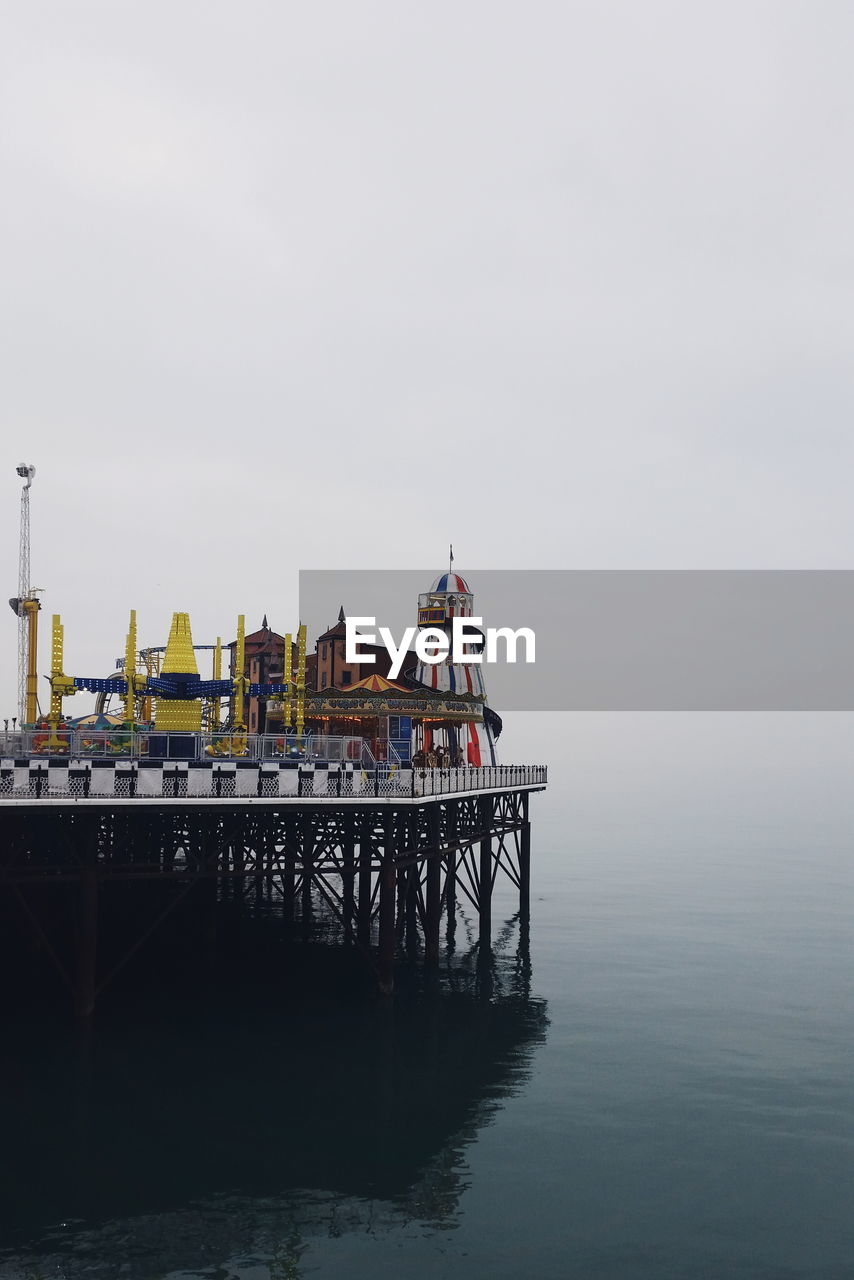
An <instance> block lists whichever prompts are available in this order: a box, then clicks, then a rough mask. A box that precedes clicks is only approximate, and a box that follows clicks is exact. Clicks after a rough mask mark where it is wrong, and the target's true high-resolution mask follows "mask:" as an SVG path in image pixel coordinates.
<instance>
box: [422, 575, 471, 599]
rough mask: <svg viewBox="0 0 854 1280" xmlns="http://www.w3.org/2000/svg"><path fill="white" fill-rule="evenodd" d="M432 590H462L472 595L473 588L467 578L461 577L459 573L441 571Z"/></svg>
mask: <svg viewBox="0 0 854 1280" xmlns="http://www.w3.org/2000/svg"><path fill="white" fill-rule="evenodd" d="M430 590H431V591H447V592H452V591H456V592H461V591H462V592H464V593H465V594H466V595H471V588H470V587H469V585H468V583H467V582H466V580H465V578H461V577H460V575H459V574H458V573H440V574H439V576H438V578H437V579H436V581H435V582H434V583H433V585H432V587H431V588H430Z"/></svg>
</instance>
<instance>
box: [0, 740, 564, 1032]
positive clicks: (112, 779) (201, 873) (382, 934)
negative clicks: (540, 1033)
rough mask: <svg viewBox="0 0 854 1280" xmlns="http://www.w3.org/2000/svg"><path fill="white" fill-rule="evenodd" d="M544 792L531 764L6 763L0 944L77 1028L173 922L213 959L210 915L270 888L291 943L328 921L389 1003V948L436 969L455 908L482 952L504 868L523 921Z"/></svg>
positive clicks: (539, 770)
mask: <svg viewBox="0 0 854 1280" xmlns="http://www.w3.org/2000/svg"><path fill="white" fill-rule="evenodd" d="M10 736H11V735H10ZM184 736H185V737H186V735H184ZM7 745H14V744H13V743H9V744H7ZM0 750H2V744H0ZM546 782H547V777H546V770H545V768H544V767H543V766H530V765H529V766H513V765H494V766H486V767H482V768H479V769H478V768H462V767H460V768H449V769H418V768H414V767H408V768H398V769H391V768H389V767H388V766H387V765H385V766H375V767H374V768H373V770H368V769H363V768H360V767H357V766H353V765H350V764H347V763H346V762H338V763H335V762H329V761H318V762H314V763H311V764H308V763H293V762H291V761H282V760H270V759H268V760H264V759H250V760H246V759H235V760H221V759H217V760H204V759H194V760H186V759H185V760H170V759H168V758H163V759H150V758H148V757H136V758H134V757H127V758H124V759H114V760H105V759H75V758H73V757H70V756H64V757H63V756H60V757H57V758H47V759H45V758H37V759H32V758H21V757H17V758H16V757H14V756H8V755H7V756H5V758H2V760H0V814H1V815H2V821H3V827H4V834H5V839H4V841H3V845H2V853H0V913H2V917H3V920H4V930H5V935H6V936H5V942H6V945H7V946H8V945H9V944H10V942H11V943H12V944H13V945H16V946H18V947H19V948H20V949H21V950H22V951H27V949H30V950H31V949H32V948H35V949H36V951H37V952H41V953H42V955H43V956H44V957H47V959H48V960H49V962H50V964H51V966H52V967H53V969H54V971H55V973H56V976H57V978H58V979H59V980H60V981H61V982H62V984H63V985H64V987H65V988H66V990H67V992H68V996H69V998H70V1000H71V1002H72V1005H73V1009H74V1012H75V1014H76V1016H77V1017H78V1018H80V1019H83V1020H85V1019H89V1018H91V1017H92V1015H93V1013H94V1010H95V1006H96V1003H97V1000H98V998H99V996H100V995H101V994H102V992H103V991H104V990H105V989H106V988H108V987H109V985H110V984H111V982H112V981H113V980H114V979H115V978H116V977H117V975H118V974H119V973H120V972H121V971H122V970H123V969H124V967H125V966H126V965H127V964H128V962H129V961H130V960H131V959H132V958H133V957H135V956H136V955H137V953H138V952H140V950H141V949H142V948H143V947H150V946H154V945H155V942H156V938H157V935H158V932H159V931H160V930H161V929H162V928H163V926H164V924H165V922H166V921H167V920H168V918H169V917H170V916H171V915H172V914H173V913H174V912H176V911H178V910H179V909H181V910H182V911H183V918H184V919H185V920H186V919H188V918H189V919H190V920H191V921H192V922H193V924H192V927H193V928H197V930H198V936H199V938H200V939H201V938H204V939H205V944H206V946H208V947H209V948H214V949H215V947H216V933H217V921H218V918H219V917H220V916H221V914H222V913H221V906H222V904H223V903H226V902H227V903H228V904H230V908H231V909H232V910H233V908H234V904H235V903H239V902H240V901H246V900H250V899H251V898H252V895H256V896H257V895H264V894H266V895H269V896H272V897H274V898H277V899H279V900H280V902H279V906H280V910H281V912H282V915H283V917H284V920H285V922H286V924H287V925H292V926H293V929H294V931H295V933H296V934H298V933H299V930H300V928H301V927H303V928H304V927H305V926H306V924H307V922H309V921H310V920H311V918H312V916H313V914H314V913H315V912H316V911H322V912H324V913H325V914H326V915H327V916H328V917H329V918H330V919H331V920H332V921H333V922H334V923H335V925H336V928H337V932H338V937H339V940H340V941H341V942H342V943H343V944H344V945H347V946H352V947H354V948H358V949H359V950H361V952H362V953H363V954H364V956H365V957H366V958H367V959H369V961H370V963H371V965H372V967H373V971H374V974H375V980H376V984H377V988H378V990H379V992H380V993H381V994H383V995H390V994H391V993H392V992H393V990H394V979H395V958H396V955H397V954H398V949H399V947H401V946H405V947H406V948H407V950H408V951H409V953H410V954H411V953H412V952H413V949H414V950H415V951H417V953H418V955H419V957H420V959H422V960H423V964H424V966H425V967H426V968H427V969H431V968H436V967H437V966H438V964H439V954H440V936H441V929H442V922H443V920H444V922H445V927H446V930H449V931H450V932H451V933H453V930H454V927H455V922H456V913H457V903H458V902H460V903H465V904H466V905H467V907H468V908H470V909H471V910H472V911H473V912H474V914H475V916H476V919H477V923H478V938H479V947H480V950H481V952H482V954H483V955H484V956H486V955H488V953H489V949H490V945H491V937H492V894H493V887H494V885H495V882H496V878H497V877H498V876H499V875H501V876H505V877H508V878H509V881H510V882H511V883H512V885H513V887H514V888H515V890H516V892H518V900H519V912H520V917H521V918H522V919H523V920H525V919H527V916H528V912H529V903H530V876H531V839H530V831H531V826H530V818H529V797H530V795H531V793H532V792H535V791H539V790H542V789H543V788H544V787H545V785H546ZM105 943H106V944H105Z"/></svg>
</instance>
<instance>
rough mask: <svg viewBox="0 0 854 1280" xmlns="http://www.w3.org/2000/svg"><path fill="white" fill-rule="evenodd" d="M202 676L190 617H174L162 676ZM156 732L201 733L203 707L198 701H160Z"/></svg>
mask: <svg viewBox="0 0 854 1280" xmlns="http://www.w3.org/2000/svg"><path fill="white" fill-rule="evenodd" d="M198 674H199V668H198V666H197V664H196V655H195V653H194V652H193V634H192V632H191V631H190V615H189V614H188V613H173V615H172V628H171V630H170V632H169V639H168V640H167V642H166V653H165V655H164V658H163V666H162V668H161V675H164V676H168V675H185V676H186V675H194V676H197V675H198ZM154 724H155V728H157V729H165V730H167V731H172V732H177V733H181V732H184V733H186V732H192V733H198V732H199V730H200V729H201V727H202V704H201V701H200V700H199V699H198V698H193V699H187V700H186V701H184V700H182V699H178V698H158V699H157V707H156V709H155V712H154Z"/></svg>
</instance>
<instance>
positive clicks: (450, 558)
mask: <svg viewBox="0 0 854 1280" xmlns="http://www.w3.org/2000/svg"><path fill="white" fill-rule="evenodd" d="M453 567H454V544H453V542H452V543H450V544H449V546H448V573H450V572H451V571H452V570H453Z"/></svg>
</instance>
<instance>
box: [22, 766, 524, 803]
mask: <svg viewBox="0 0 854 1280" xmlns="http://www.w3.org/2000/svg"><path fill="white" fill-rule="evenodd" d="M547 781H548V771H547V768H546V766H545V765H491V766H486V767H482V768H452V769H419V768H411V767H406V766H403V767H398V766H396V765H375V766H374V767H373V768H370V769H363V768H361V767H360V766H358V765H355V766H353V765H347V764H344V765H325V764H324V765H311V764H304V763H298V762H294V763H290V762H284V763H277V762H274V761H262V762H259V763H253V762H251V761H239V762H237V761H231V762H220V761H216V762H196V761H150V760H137V761H133V760H117V761H112V762H108V761H104V760H81V759H66V760H56V759H54V760H50V761H48V760H29V761H23V762H22V761H20V760H17V761H12V760H4V761H2V763H0V801H3V800H6V799H17V800H21V799H25V800H30V799H35V800H39V799H84V800H85V799H100V800H104V799H108V798H109V797H115V798H117V799H134V798H139V799H149V800H151V799H156V798H160V799H165V800H178V799H187V800H190V801H192V800H193V799H198V800H210V799H215V800H227V799H234V800H238V801H239V800H244V801H248V800H252V799H262V800H274V799H276V798H278V797H292V798H293V797H295V798H297V799H327V800H328V799H336V798H343V799H349V798H352V799H358V800H362V801H365V802H368V803H370V801H371V800H375V799H392V798H393V799H401V800H403V799H422V798H429V797H431V796H441V795H451V794H459V793H461V792H469V791H497V790H509V789H512V788H514V787H540V786H545V785H546V783H547Z"/></svg>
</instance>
